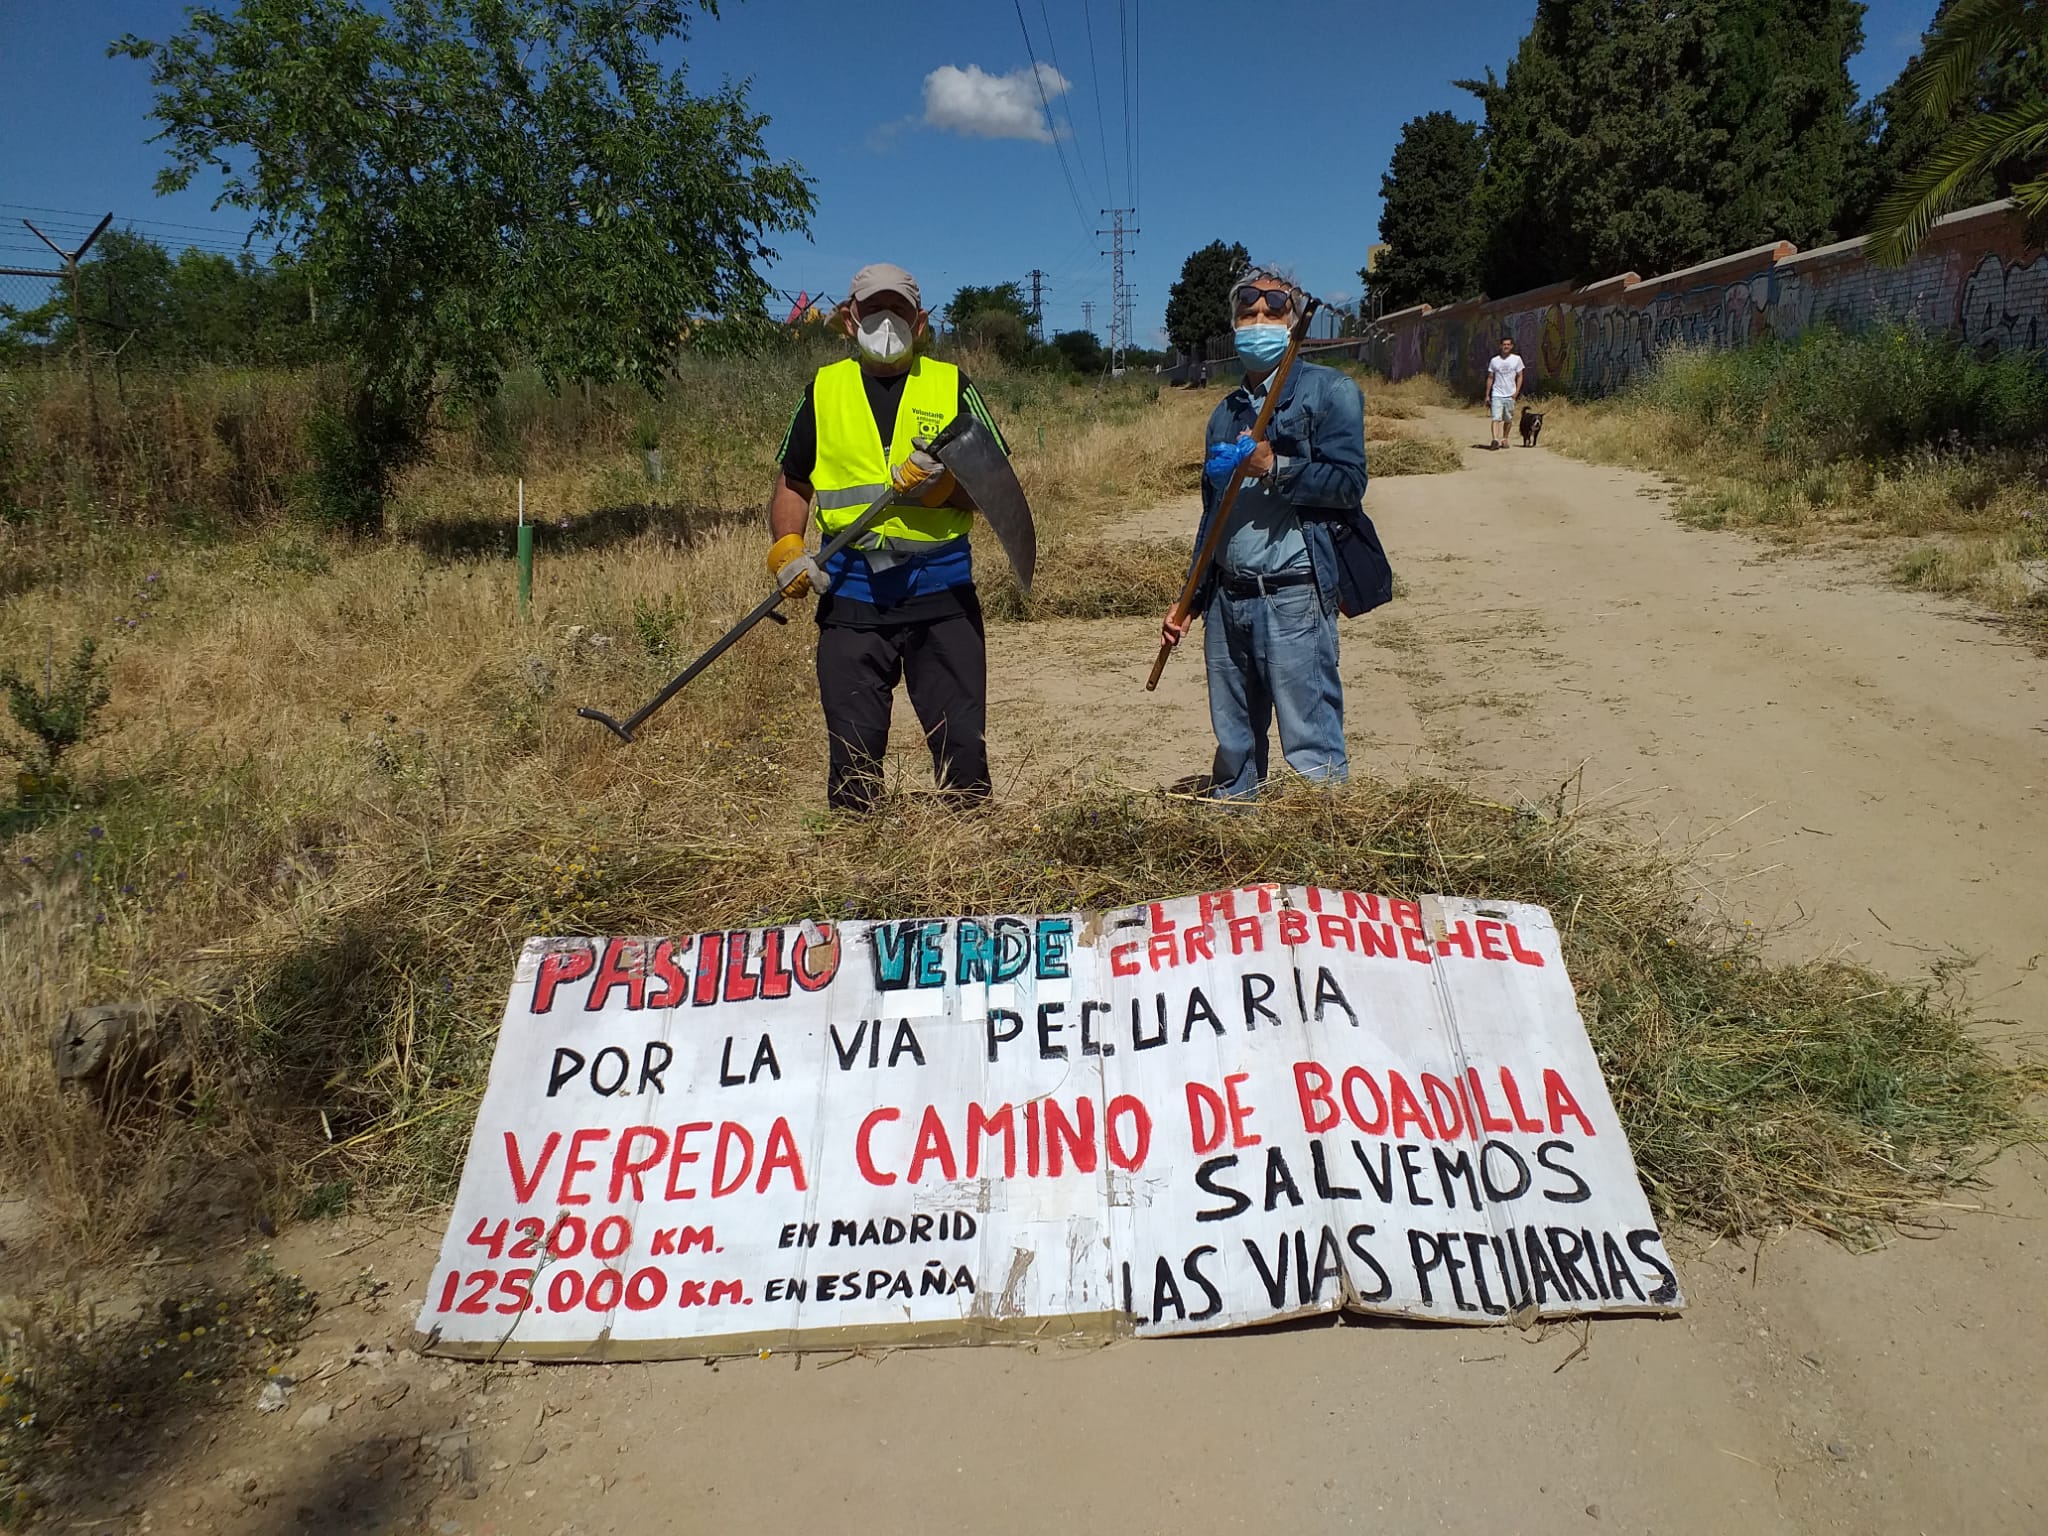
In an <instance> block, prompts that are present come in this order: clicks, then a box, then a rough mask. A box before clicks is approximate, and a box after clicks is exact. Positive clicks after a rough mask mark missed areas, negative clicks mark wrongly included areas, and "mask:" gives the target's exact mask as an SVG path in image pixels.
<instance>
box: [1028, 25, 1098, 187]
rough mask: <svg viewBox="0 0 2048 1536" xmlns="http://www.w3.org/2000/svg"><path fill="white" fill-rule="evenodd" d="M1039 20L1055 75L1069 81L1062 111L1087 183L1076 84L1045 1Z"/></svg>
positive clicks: (1086, 165)
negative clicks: (1063, 61)
mask: <svg viewBox="0 0 2048 1536" xmlns="http://www.w3.org/2000/svg"><path fill="white" fill-rule="evenodd" d="M1038 19H1039V20H1040V21H1042V22H1044V23H1045V51H1046V53H1047V54H1049V55H1050V56H1051V58H1052V67H1053V73H1055V74H1057V75H1058V76H1059V77H1060V79H1062V80H1066V81H1067V88H1066V90H1065V91H1063V92H1061V93H1060V110H1061V111H1062V112H1064V113H1066V114H1067V137H1068V138H1070V139H1072V140H1073V141H1074V160H1075V163H1076V164H1078V165H1079V166H1080V167H1081V179H1082V180H1083V181H1086V180H1087V179H1088V156H1087V154H1086V153H1085V152H1084V151H1083V150H1082V148H1081V130H1080V129H1078V128H1076V127H1075V126H1074V83H1073V82H1072V81H1071V80H1067V72H1066V71H1065V70H1064V69H1061V68H1060V45H1059V40H1058V39H1057V38H1055V37H1054V36H1053V31H1052V17H1051V16H1050V15H1049V14H1048V13H1047V11H1046V9H1045V0H1038ZM1025 41H1026V42H1027V43H1028V42H1029V41H1030V39H1029V38H1028V37H1027V38H1026V39H1025ZM1053 132H1054V133H1058V132H1059V129H1058V128H1057V127H1055V128H1054V129H1053ZM1088 190H1089V192H1090V193H1093V192H1094V190H1095V188H1094V186H1093V185H1091V186H1090V187H1089V188H1088ZM1102 195H1103V196H1104V197H1107V196H1109V187H1108V184H1107V183H1105V184H1104V185H1103V188H1102Z"/></svg>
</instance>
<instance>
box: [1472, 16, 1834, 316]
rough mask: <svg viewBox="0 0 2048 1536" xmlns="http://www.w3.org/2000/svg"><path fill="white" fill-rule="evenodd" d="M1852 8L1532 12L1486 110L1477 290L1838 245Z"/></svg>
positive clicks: (1485, 85) (1489, 81)
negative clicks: (1780, 245) (1758, 248)
mask: <svg viewBox="0 0 2048 1536" xmlns="http://www.w3.org/2000/svg"><path fill="white" fill-rule="evenodd" d="M1862 15H1863V7H1862V5H1861V4H1860V3H1858V0H1539V3H1538V5H1537V8H1536V18H1535V21H1534V23H1533V24H1532V26H1531V27H1530V30H1529V35H1528V36H1527V37H1525V38H1524V39H1523V40H1522V45H1521V48H1520V50H1519V51H1518V52H1517V54H1516V56H1515V58H1514V60H1513V62H1511V63H1510V64H1509V65H1508V70H1507V76H1506V78H1505V79H1503V80H1496V79H1495V78H1494V77H1493V75H1492V73H1491V72H1490V71H1489V73H1488V75H1487V78H1486V79H1484V80H1474V81H1460V82H1459V84H1460V85H1462V86H1464V87H1465V88H1466V89H1468V90H1470V91H1472V92H1473V93H1474V94H1476V95H1477V96H1478V97H1479V98H1480V100H1481V102H1482V103H1483V104H1484V105H1485V108H1486V127H1485V149H1486V171H1485V174H1484V176H1483V177H1482V181H1481V189H1480V195H1479V198H1478V209H1479V215H1480V220H1481V223H1482V226H1483V227H1484V229H1485V231H1486V234H1485V237H1484V250H1483V254H1482V266H1483V269H1484V274H1485V279H1486V283H1487V287H1488V290H1489V291H1490V292H1492V293H1495V294H1503V293H1511V292H1514V291H1515V290H1517V289H1520V288H1531V287H1537V286H1540V285H1542V284H1544V283H1548V282H1554V281H1557V280H1558V279H1560V278H1573V279H1577V280H1580V281H1585V280H1589V279H1594V278H1599V277H1605V276H1609V275H1611V274H1613V273H1616V272H1621V271H1626V270H1630V269H1633V270H1636V271H1639V272H1643V273H1651V272H1665V271H1670V270H1671V269H1673V268H1675V267H1682V266H1686V265H1689V264H1691V263H1693V262H1696V261H1701V260H1704V259H1706V258H1707V257H1710V256H1715V255H1719V254H1721V253H1723V252H1726V251H1730V250H1739V249H1741V248H1742V247H1744V246H1748V245H1756V244H1760V243H1762V242H1763V241H1765V240H1769V239H1775V238H1785V239H1791V240H1796V241H1798V242H1800V243H1801V244H1811V243H1817V242H1820V241H1824V240H1828V239H1832V238H1834V236H1835V235H1836V233H1837V231H1838V228H1839V223H1840V217H1841V210H1842V204H1843V199H1844V193H1845V191H1846V189H1847V187H1848V183H1849V179H1850V169H1851V157H1852V155H1853V153H1854V146H1855V143H1856V140H1857V136H1858V135H1857V128H1856V124H1855V121H1854V116H1853V112H1852V107H1853V103H1854V101H1855V87H1854V84H1853V83H1852V82H1851V80H1850V78H1849V71H1848V61H1849V59H1850V57H1851V56H1852V55H1853V54H1854V53H1855V52H1856V50H1857V48H1858V47H1860V46H1861V44H1862V35H1863V33H1862Z"/></svg>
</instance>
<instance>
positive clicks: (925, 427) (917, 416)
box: [910, 405, 946, 437]
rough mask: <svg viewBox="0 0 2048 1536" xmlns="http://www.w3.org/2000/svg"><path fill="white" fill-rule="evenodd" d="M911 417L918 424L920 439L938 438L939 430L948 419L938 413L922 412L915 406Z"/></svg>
mask: <svg viewBox="0 0 2048 1536" xmlns="http://www.w3.org/2000/svg"><path fill="white" fill-rule="evenodd" d="M910 417H911V420H913V421H915V422H916V423H917V435H918V436H919V437H937V436H938V435H939V428H941V427H943V426H944V425H945V424H946V418H945V417H944V416H941V415H940V414H939V413H938V412H937V411H922V410H919V409H918V408H917V407H916V406H914V405H913V406H912V407H911V408H910Z"/></svg>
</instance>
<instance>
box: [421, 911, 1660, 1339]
mask: <svg viewBox="0 0 2048 1536" xmlns="http://www.w3.org/2000/svg"><path fill="white" fill-rule="evenodd" d="M1681 1304H1682V1303H1681V1298H1680V1296H1679V1289H1678V1280H1677V1276H1676V1274H1675V1273H1674V1271H1673V1269H1672V1265H1671V1261H1670V1259H1669V1257H1668V1256H1667V1255H1666V1253H1665V1251H1664V1245H1663V1242H1662V1239H1661V1238H1660V1236H1659V1234H1658V1231H1657V1228H1656V1224H1655V1223H1654V1222H1653V1221H1652V1219H1651V1216H1650V1211H1649V1206H1648V1204H1647V1202H1646V1201H1645V1200H1644V1198H1643V1193H1642V1189H1641V1187H1640V1185H1639V1183H1638V1181H1637V1178H1636V1172H1635V1166H1634V1163H1633V1161H1632V1160H1631V1158H1630V1156H1629V1150H1628V1143H1627V1141H1626V1139H1625V1138H1624V1136H1623V1135H1622V1130H1621V1125H1620V1122H1619V1121H1618V1120H1617V1118H1616V1116H1615V1113H1614V1106H1613V1104H1612V1103H1611V1102H1610V1100H1609V1098H1608V1095H1607V1088H1606V1085H1605V1083H1604V1082H1603V1081H1602V1079H1601V1076H1600V1070H1599V1066H1598V1064H1597V1062H1596V1061H1595V1060H1594V1057H1593V1052H1592V1049H1591V1047H1590V1046H1589V1045H1588V1043H1587V1040H1586V1032H1585V1026H1584V1024H1583V1023H1582V1021H1581V1020H1580V1018H1579V1014H1578V1009H1577V1006H1576V1002H1575V1000H1574V997H1573V994H1572V988H1571V983H1570V980H1569V979H1568V978H1567V977H1566V975H1565V970H1564V961H1563V957H1562V955H1561V953H1560V951H1559V948H1558V941H1557V934H1556V930H1555V928H1554V926H1553V924H1552V922H1551V919H1550V915H1549V914H1548V913H1547V912H1545V911H1544V910H1543V909H1542V908H1540V907H1530V906H1519V905H1511V904H1492V903H1479V902H1473V901H1467V900H1459V899H1453V898H1442V899H1438V898H1434V897H1428V898H1424V899H1423V901H1421V902H1420V903H1410V902H1403V901H1389V900H1385V899H1383V898H1380V897H1376V896H1364V895H1359V894H1356V893H1352V892H1341V891H1328V890H1318V889H1314V888H1305V887H1279V886H1261V887H1254V888H1251V889H1247V890H1238V891H1223V892H1211V893H1208V894H1205V895H1201V896H1192V897H1186V898H1183V899H1179V900H1174V901H1163V902H1154V903H1149V904H1147V905H1145V906H1140V907H1131V908H1127V909H1124V910H1121V911H1116V912H1109V913H1100V914H1082V913H1061V914H1056V915H1037V916H1006V917H994V918H953V919H929V920H913V921H909V922H891V923H865V922H850V923H841V924H803V925H798V926H794V927H787V928H767V929H753V930H741V931H732V932H715V933H701V934H694V935H689V936H686V937H676V938H649V939H607V940H598V939H534V940H531V941H529V942H528V944H527V946H526V949H525V952H524V954H522V956H521V957H520V961H519V969H518V974H517V975H516V977H515V978H514V981H513V984H512V995H511V999H510V1001H509V1002H508V1004H507V1006H506V1010H505V1024H504V1028H503V1031H502V1032H501V1034H500V1035H499V1038H498V1047H497V1054H496V1056H495V1058H494V1059H493V1061H492V1064H491V1076H490V1083H489V1086H488V1088H487V1090H486V1092H485V1095H484V1099H483V1103H482V1105H481V1107H480V1108H479V1111H478V1114H477V1122H476V1129H475V1133H474V1135H473V1136H472V1138H471V1141H470V1147H469V1156H468V1161H467V1163H466V1164H465V1166H464V1169H463V1175H462V1187H461V1191H460V1194H459V1195H458V1197H457V1200H456V1205H455V1215H454V1219H453V1222H452V1223H451V1225H450V1226H449V1229H448V1233H447V1236H446V1239H445V1241H444V1242H443V1244H442V1248H441V1259H440V1263H439V1265H438V1266H437V1268H436V1269H435V1272H434V1276H433V1279H432V1282H431V1284H430V1285H429V1287H428V1292H427V1297H426V1302H425V1305H424V1306H423V1308H422V1310H421V1313H420V1321H419V1327H420V1330H421V1332H422V1333H423V1334H424V1335H426V1336H427V1340H428V1347H431V1348H434V1349H437V1350H439V1351H440V1352H442V1353H445V1354H457V1355H470V1356H476V1355H498V1356H504V1357H518V1356H534V1357H541V1358H554V1359H633V1358H652V1357H660V1356H678V1355H702V1354H727V1353H733V1352H738V1351H746V1350H758V1349H764V1348H773V1349H788V1348H831V1347H839V1346H845V1345H850V1344H857V1343H940V1342H980V1341H987V1340H995V1339H1003V1338H1012V1337H1044V1336H1048V1335H1051V1334H1056V1333H1063V1332H1072V1331H1083V1332H1093V1333H1110V1332H1117V1331H1135V1332H1137V1333H1139V1334H1141V1335H1145V1334H1175V1333H1193V1332H1200V1331H1203V1330H1208V1329H1217V1328H1231V1327H1238V1326H1242V1325H1245V1324H1250V1323H1260V1322H1268V1321H1272V1320H1274V1319H1278V1318H1286V1317H1296V1316H1301V1315H1304V1314H1308V1313H1315V1312H1327V1311H1331V1310H1334V1309H1336V1308H1338V1307H1348V1308H1350V1309H1352V1310H1355V1311H1359V1312H1370V1313H1384V1314H1388V1315H1393V1316H1400V1317H1410V1318H1429V1319H1436V1320H1440V1321H1445V1322H1473V1323H1486V1322H1498V1321H1500V1320H1502V1319H1505V1318H1509V1317H1515V1318H1517V1319H1520V1320H1527V1319H1529V1318H1531V1317H1534V1316H1539V1315H1540V1316H1543V1317H1560V1316H1567V1315H1575V1314H1581V1313H1590V1312H1669V1311H1675V1310H1676V1309H1677V1308H1678V1307H1679V1306H1680V1305H1681Z"/></svg>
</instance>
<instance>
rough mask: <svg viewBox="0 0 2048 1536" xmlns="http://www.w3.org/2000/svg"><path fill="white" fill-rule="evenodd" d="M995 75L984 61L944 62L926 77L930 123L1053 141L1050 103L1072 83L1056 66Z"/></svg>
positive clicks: (981, 135)
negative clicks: (961, 66)
mask: <svg viewBox="0 0 2048 1536" xmlns="http://www.w3.org/2000/svg"><path fill="white" fill-rule="evenodd" d="M1036 69H1037V77H1036V78H1035V79H1034V78H1033V75H1032V71H1031V70H1030V69H1013V70H1011V71H1010V73H1008V74H1007V75H991V74H988V73H986V72H984V71H983V70H982V69H981V67H980V66H979V65H975V64H970V65H968V66H967V67H966V68H965V69H956V68H955V67H954V66H953V65H951V64H944V65H941V66H940V67H939V68H937V69H935V70H933V71H932V72H931V73H930V74H928V75H926V76H925V77H924V120H925V123H926V125H927V126H929V127H932V128H940V129H944V130H946V131H947V132H949V133H958V134H964V135H966V136H967V137H968V138H974V139H1028V140H1030V141H1031V142H1032V143H1034V144H1050V143H1051V142H1052V141H1053V129H1052V128H1051V126H1050V125H1048V124H1047V122H1046V120H1045V119H1046V113H1045V104H1046V102H1049V101H1051V100H1052V99H1053V98H1054V97H1057V96H1064V95H1065V94H1066V93H1067V91H1068V90H1070V89H1071V87H1070V86H1069V85H1068V83H1067V80H1066V77H1065V76H1063V75H1062V74H1061V73H1060V72H1059V71H1058V70H1056V69H1054V68H1053V67H1052V66H1051V65H1050V64H1039V65H1037V66H1036Z"/></svg>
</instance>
